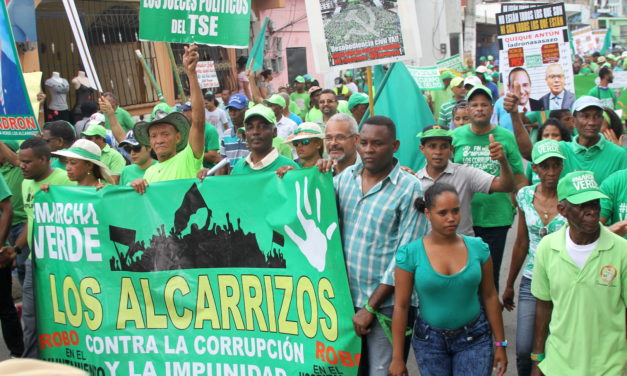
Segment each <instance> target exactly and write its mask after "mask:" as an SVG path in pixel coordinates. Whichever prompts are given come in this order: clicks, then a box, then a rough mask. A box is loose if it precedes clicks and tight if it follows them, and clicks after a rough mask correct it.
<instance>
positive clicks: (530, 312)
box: [516, 277, 536, 376]
mask: <svg viewBox="0 0 627 376" xmlns="http://www.w3.org/2000/svg"><path fill="white" fill-rule="evenodd" d="M535 319H536V298H535V297H534V296H533V295H532V294H531V280H530V279H529V278H526V277H522V278H521V280H520V290H518V315H517V318H516V369H517V370H518V375H519V376H529V375H530V374H531V358H530V356H531V348H532V346H533V325H534V321H535Z"/></svg>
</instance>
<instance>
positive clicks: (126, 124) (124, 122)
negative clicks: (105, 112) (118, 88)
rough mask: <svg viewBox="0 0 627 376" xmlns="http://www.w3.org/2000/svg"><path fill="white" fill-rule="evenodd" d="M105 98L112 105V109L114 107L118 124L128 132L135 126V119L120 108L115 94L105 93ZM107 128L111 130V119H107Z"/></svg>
mask: <svg viewBox="0 0 627 376" xmlns="http://www.w3.org/2000/svg"><path fill="white" fill-rule="evenodd" d="M102 96H103V97H105V98H106V99H107V101H109V103H111V107H113V110H114V113H115V117H116V118H117V119H118V122H119V123H120V125H121V126H122V128H123V129H124V132H128V131H130V130H131V129H133V127H134V126H135V122H134V121H133V117H132V116H131V114H129V113H128V111H126V110H125V109H123V108H122V107H120V106H118V98H117V97H116V96H115V95H114V94H113V93H104V94H102ZM105 127H106V128H107V129H111V124H109V118H105Z"/></svg>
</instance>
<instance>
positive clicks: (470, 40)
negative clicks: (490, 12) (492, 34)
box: [464, 0, 477, 65]
mask: <svg viewBox="0 0 627 376" xmlns="http://www.w3.org/2000/svg"><path fill="white" fill-rule="evenodd" d="M475 1H476V0H466V9H465V12H464V63H466V60H467V59H468V57H470V58H472V63H473V65H474V64H475V61H476V59H475V53H476V51H477V16H476V9H475Z"/></svg>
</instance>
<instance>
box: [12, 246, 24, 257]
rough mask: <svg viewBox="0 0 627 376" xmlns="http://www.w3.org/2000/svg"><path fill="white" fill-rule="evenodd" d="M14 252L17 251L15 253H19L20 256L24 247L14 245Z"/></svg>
mask: <svg viewBox="0 0 627 376" xmlns="http://www.w3.org/2000/svg"><path fill="white" fill-rule="evenodd" d="M13 250H14V251H15V253H17V254H18V255H19V254H21V253H22V247H20V246H18V245H14V246H13Z"/></svg>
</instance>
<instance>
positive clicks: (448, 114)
mask: <svg viewBox="0 0 627 376" xmlns="http://www.w3.org/2000/svg"><path fill="white" fill-rule="evenodd" d="M456 104H457V101H456V100H455V98H453V99H451V100H450V101H448V102H446V103H444V104H443V105H442V107H440V114H439V116H438V124H440V125H443V126H445V127H449V126H450V125H451V121H452V120H453V107H455V105H456Z"/></svg>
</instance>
